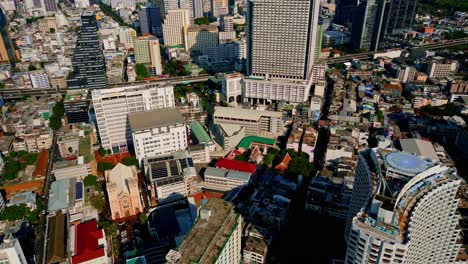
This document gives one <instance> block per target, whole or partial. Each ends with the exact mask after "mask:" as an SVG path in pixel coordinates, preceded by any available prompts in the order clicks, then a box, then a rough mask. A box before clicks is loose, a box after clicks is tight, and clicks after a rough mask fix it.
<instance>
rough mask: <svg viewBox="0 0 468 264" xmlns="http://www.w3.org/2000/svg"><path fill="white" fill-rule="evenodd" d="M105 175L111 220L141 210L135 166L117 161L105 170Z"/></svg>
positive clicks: (132, 214)
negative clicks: (111, 167)
mask: <svg viewBox="0 0 468 264" xmlns="http://www.w3.org/2000/svg"><path fill="white" fill-rule="evenodd" d="M105 177H106V190H107V196H108V197H109V206H110V210H111V213H112V219H113V220H116V219H120V218H124V217H129V216H135V215H137V214H139V213H142V212H143V206H142V205H141V200H140V190H139V188H138V176H137V170H136V167H135V166H125V165H123V164H122V163H118V164H117V165H116V166H115V167H114V168H113V169H112V170H107V171H105Z"/></svg>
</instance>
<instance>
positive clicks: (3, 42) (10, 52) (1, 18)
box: [0, 9, 15, 64]
mask: <svg viewBox="0 0 468 264" xmlns="http://www.w3.org/2000/svg"><path fill="white" fill-rule="evenodd" d="M14 62H15V48H14V47H13V42H12V41H11V38H10V34H9V30H8V22H7V20H6V17H5V14H3V10H1V9H0V64H10V63H14Z"/></svg>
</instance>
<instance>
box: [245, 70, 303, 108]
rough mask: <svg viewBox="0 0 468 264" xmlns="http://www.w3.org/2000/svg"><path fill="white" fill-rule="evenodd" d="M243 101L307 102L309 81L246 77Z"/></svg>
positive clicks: (268, 102)
mask: <svg viewBox="0 0 468 264" xmlns="http://www.w3.org/2000/svg"><path fill="white" fill-rule="evenodd" d="M244 86H245V88H244V89H245V92H244V101H245V102H250V103H251V104H252V105H254V104H255V103H259V104H270V103H274V102H278V101H287V102H293V103H304V102H307V100H308V96H309V93H310V88H311V83H310V82H308V81H307V82H296V81H290V80H280V79H277V80H274V81H271V80H260V79H256V78H251V77H247V78H245V79H244Z"/></svg>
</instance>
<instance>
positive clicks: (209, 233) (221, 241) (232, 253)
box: [166, 198, 242, 264]
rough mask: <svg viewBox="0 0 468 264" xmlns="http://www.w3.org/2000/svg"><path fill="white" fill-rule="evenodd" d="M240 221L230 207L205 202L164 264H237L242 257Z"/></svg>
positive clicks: (220, 202)
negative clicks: (190, 226)
mask: <svg viewBox="0 0 468 264" xmlns="http://www.w3.org/2000/svg"><path fill="white" fill-rule="evenodd" d="M241 221H242V217H241V216H240V215H239V214H238V213H236V212H235V211H234V205H233V204H231V203H229V202H227V201H224V200H222V199H217V198H211V199H209V200H208V202H207V203H206V204H205V205H204V206H202V208H201V209H200V215H199V218H198V220H197V222H196V224H195V225H194V226H193V228H192V230H190V232H189V233H188V234H187V236H186V237H185V239H184V241H183V242H182V244H181V245H180V246H179V247H178V248H177V250H171V251H169V253H168V254H167V255H166V261H167V263H168V264H175V263H195V262H196V263H206V264H214V263H239V262H240V261H241V258H242V257H241V233H242V225H241ZM195 241H196V242H195ZM221 245H223V246H221Z"/></svg>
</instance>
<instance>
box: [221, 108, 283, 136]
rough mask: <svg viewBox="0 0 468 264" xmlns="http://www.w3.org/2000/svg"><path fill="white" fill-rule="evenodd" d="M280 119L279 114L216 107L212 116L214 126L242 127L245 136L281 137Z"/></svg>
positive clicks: (280, 115) (280, 114)
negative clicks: (264, 135)
mask: <svg viewBox="0 0 468 264" xmlns="http://www.w3.org/2000/svg"><path fill="white" fill-rule="evenodd" d="M281 117H282V113H279V112H272V111H261V110H251V109H242V108H230V107H216V108H215V112H214V115H213V119H214V123H215V124H218V125H224V124H231V125H239V126H242V127H244V128H245V135H246V136H260V135H263V134H266V135H275V136H279V135H281V134H282V132H283V129H284V127H283V126H282V121H281Z"/></svg>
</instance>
